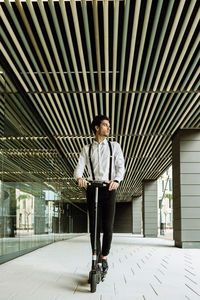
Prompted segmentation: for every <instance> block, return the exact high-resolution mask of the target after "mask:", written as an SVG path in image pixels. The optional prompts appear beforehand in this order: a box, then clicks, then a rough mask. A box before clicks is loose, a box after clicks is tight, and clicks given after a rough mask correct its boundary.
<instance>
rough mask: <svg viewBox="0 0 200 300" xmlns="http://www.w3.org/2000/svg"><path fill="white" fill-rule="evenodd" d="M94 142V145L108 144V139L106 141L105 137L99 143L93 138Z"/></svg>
mask: <svg viewBox="0 0 200 300" xmlns="http://www.w3.org/2000/svg"><path fill="white" fill-rule="evenodd" d="M94 144H95V145H98V144H99V145H106V144H108V141H107V139H106V138H105V139H104V140H103V141H102V142H101V143H98V142H96V141H95V140H94Z"/></svg>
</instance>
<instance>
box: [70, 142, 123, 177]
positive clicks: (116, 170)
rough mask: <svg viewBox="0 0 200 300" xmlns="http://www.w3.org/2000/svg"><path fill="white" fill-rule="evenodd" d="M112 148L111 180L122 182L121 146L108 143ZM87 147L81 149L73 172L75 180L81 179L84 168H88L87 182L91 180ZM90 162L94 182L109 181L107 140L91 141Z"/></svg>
mask: <svg viewBox="0 0 200 300" xmlns="http://www.w3.org/2000/svg"><path fill="white" fill-rule="evenodd" d="M110 143H111V147H112V170H111V180H112V181H113V180H117V181H119V182H120V181H122V179H123V177H124V172H125V169H124V157H123V153H122V150H121V146H120V144H119V143H117V142H110ZM89 146H90V145H86V146H84V147H83V149H82V151H81V153H80V156H79V160H78V164H77V167H76V169H75V171H74V177H75V179H76V180H77V179H78V178H82V176H83V173H84V169H85V166H87V168H88V172H89V177H88V178H87V179H88V180H93V178H92V171H91V167H90V161H89ZM91 161H92V166H93V170H94V176H95V180H96V181H104V180H109V168H110V147H109V145H108V141H107V139H104V140H103V141H102V142H101V143H98V142H96V141H93V143H92V149H91Z"/></svg>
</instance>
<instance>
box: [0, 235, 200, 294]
mask: <svg viewBox="0 0 200 300" xmlns="http://www.w3.org/2000/svg"><path fill="white" fill-rule="evenodd" d="M90 253H91V251H90V244H89V236H88V235H83V236H76V237H74V238H72V239H68V240H64V241H59V242H56V243H53V244H50V245H48V246H45V247H43V248H40V249H38V250H36V251H34V252H31V253H29V254H26V255H24V256H21V257H19V258H17V259H14V260H12V261H9V262H7V263H5V264H3V265H0V278H1V281H0V291H1V292H0V299H1V300H11V299H12V300H19V299H20V300H25V299H26V300H27V299H28V300H36V299H37V300H38V299H42V300H47V299H48V300H61V299H65V300H66V299H67V300H75V299H79V300H82V299H86V300H90V299H95V300H112V299H113V300H114V299H115V300H134V299H146V300H151V299H162V300H163V299H167V300H168V299H171V300H172V299H173V300H179V299H180V300H183V299H190V300H195V299H200V272H199V270H200V249H180V248H176V247H174V241H172V240H170V239H169V238H167V236H165V239H163V238H143V237H142V236H140V235H132V234H115V235H114V237H113V244H112V249H111V253H110V255H109V266H110V268H109V273H108V275H107V278H106V280H105V281H104V282H103V283H102V282H101V283H100V284H99V285H98V287H97V292H96V293H95V294H91V293H90V287H89V284H88V283H87V279H88V272H89V269H90V259H91V256H90Z"/></svg>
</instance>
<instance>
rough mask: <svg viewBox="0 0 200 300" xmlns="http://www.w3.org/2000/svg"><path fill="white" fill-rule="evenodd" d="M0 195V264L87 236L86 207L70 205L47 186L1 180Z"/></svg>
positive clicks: (59, 194)
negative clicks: (59, 243)
mask: <svg viewBox="0 0 200 300" xmlns="http://www.w3.org/2000/svg"><path fill="white" fill-rule="evenodd" d="M0 195H1V197H0V199H1V200H0V262H5V261H7V260H9V259H12V258H14V257H17V256H19V255H21V254H24V253H26V252H29V251H32V250H34V249H36V248H38V247H41V246H44V245H47V244H49V243H52V242H54V241H56V240H60V239H65V238H69V237H71V236H72V235H73V234H74V233H78V232H79V233H80V232H87V214H86V207H85V204H80V203H77V204H76V205H75V206H74V205H73V204H71V203H68V201H67V200H66V199H65V198H63V197H62V194H61V193H60V192H59V191H58V192H55V191H52V190H50V189H47V186H45V184H44V183H35V182H3V181H2V180H1V181H0ZM74 222H75V224H74Z"/></svg>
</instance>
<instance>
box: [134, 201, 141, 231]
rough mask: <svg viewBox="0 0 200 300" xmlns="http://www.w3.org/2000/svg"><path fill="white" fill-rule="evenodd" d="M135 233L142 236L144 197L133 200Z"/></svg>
mask: <svg viewBox="0 0 200 300" xmlns="http://www.w3.org/2000/svg"><path fill="white" fill-rule="evenodd" d="M132 213H133V233H136V234H141V229H142V197H137V198H134V199H133V200H132Z"/></svg>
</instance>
